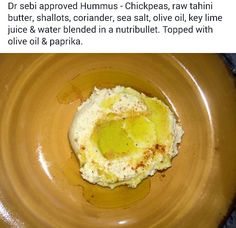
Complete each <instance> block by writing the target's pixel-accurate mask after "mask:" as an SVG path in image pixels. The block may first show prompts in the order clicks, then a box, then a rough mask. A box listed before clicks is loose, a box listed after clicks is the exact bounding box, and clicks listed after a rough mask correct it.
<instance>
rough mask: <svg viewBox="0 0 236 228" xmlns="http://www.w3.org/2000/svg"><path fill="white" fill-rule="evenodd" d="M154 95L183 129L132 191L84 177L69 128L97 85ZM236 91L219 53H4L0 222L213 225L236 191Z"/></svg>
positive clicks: (32, 224) (0, 95)
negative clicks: (171, 154)
mask: <svg viewBox="0 0 236 228" xmlns="http://www.w3.org/2000/svg"><path fill="white" fill-rule="evenodd" d="M115 85H124V86H131V87H133V88H135V89H137V90H139V91H142V92H144V93H146V94H147V95H149V96H157V97H159V98H160V99H162V100H163V101H164V102H166V103H167V104H168V105H169V106H170V107H171V109H172V110H173V111H174V112H175V114H176V115H177V117H178V118H179V120H180V122H181V123H182V126H183V129H184V131H185V134H184V137H183V140H182V143H181V146H180V149H179V155H178V156H177V157H176V158H174V160H173V166H172V168H170V169H168V170H167V171H166V172H164V173H157V174H156V175H155V176H153V177H151V178H149V179H147V180H145V181H144V182H143V183H142V184H140V186H139V187H138V188H137V189H135V190H132V189H131V190H130V189H128V188H125V187H121V188H117V189H116V190H115V191H112V190H109V189H104V188H99V187H97V186H94V185H91V184H88V183H87V182H85V181H83V180H81V178H80V175H79V172H78V168H79V167H78V163H77V161H76V159H75V158H74V156H73V154H72V151H71V148H70V145H69V141H68V137H67V132H68V129H69V127H70V124H71V121H72V118H73V115H74V113H75V110H76V107H77V106H78V105H79V103H80V102H81V101H83V100H84V99H86V98H87V97H88V96H89V94H90V93H91V90H92V89H93V87H94V86H96V87H99V88H103V87H113V86H115ZM235 138H236V94H235V85H234V81H233V78H232V76H231V75H230V74H229V72H228V71H227V69H226V67H225V66H224V64H223V62H222V61H221V59H220V58H219V57H218V56H217V55H192V54H191V55H190V54H185V55H182V54H181V55H159V54H147V55H146V54H56V55H54V54H42V55H39V54H2V55H0V217H1V220H0V221H1V222H0V225H2V226H4V225H7V224H9V225H13V226H15V227H21V226H28V227H104V225H105V226H106V227H216V226H217V225H218V224H219V223H220V222H221V220H222V219H223V217H224V215H225V214H226V212H227V210H228V208H229V205H230V203H231V202H232V200H233V197H234V194H235V190H236V166H235V164H236V150H235V148H236V147H235Z"/></svg>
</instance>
